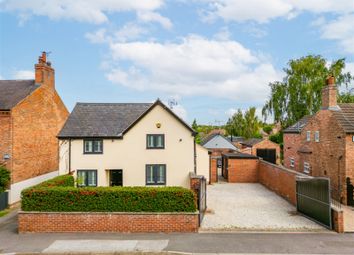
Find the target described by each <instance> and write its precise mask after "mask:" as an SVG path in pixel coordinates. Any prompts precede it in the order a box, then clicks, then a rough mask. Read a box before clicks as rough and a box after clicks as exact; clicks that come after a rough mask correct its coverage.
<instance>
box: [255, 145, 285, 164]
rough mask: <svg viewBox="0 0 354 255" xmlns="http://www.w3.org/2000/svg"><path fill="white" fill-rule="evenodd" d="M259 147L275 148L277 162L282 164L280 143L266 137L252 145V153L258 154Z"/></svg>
mask: <svg viewBox="0 0 354 255" xmlns="http://www.w3.org/2000/svg"><path fill="white" fill-rule="evenodd" d="M257 149H275V151H276V157H277V158H276V163H277V164H280V146H279V144H276V143H273V142H272V141H270V140H268V139H264V140H263V141H261V142H259V143H257V144H255V145H253V146H252V149H251V154H252V155H255V156H257Z"/></svg>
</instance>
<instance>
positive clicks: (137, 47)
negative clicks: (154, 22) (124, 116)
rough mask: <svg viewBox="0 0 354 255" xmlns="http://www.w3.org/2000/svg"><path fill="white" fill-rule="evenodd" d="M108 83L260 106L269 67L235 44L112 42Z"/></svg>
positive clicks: (271, 73) (273, 74)
mask: <svg viewBox="0 0 354 255" xmlns="http://www.w3.org/2000/svg"><path fill="white" fill-rule="evenodd" d="M110 49H111V53H110V54H111V55H112V58H113V61H114V62H115V64H116V66H112V67H111V70H110V71H109V73H108V74H107V78H108V79H109V80H110V81H112V82H114V83H117V84H120V85H122V86H126V87H129V88H132V89H136V90H140V91H151V90H152V91H160V92H165V93H167V94H170V95H171V94H173V95H180V96H185V95H199V96H202V95H208V96H212V97H219V98H229V99H233V100H239V101H242V102H262V103H263V102H264V100H265V95H268V92H269V87H268V83H269V82H270V81H274V80H276V79H279V78H280V77H279V74H278V72H277V71H276V70H275V68H274V67H273V65H272V64H271V63H270V62H269V61H266V60H264V59H263V57H262V56H259V55H257V54H255V53H253V52H251V51H250V50H249V49H247V48H245V47H244V46H243V45H241V44H240V43H238V42H236V41H230V40H228V41H216V40H208V39H205V38H203V37H197V36H189V37H185V38H183V39H182V40H181V41H180V42H178V43H171V42H168V43H156V42H130V43H111V44H110ZM122 63H124V64H125V65H122Z"/></svg>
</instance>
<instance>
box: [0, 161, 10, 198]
mask: <svg viewBox="0 0 354 255" xmlns="http://www.w3.org/2000/svg"><path fill="white" fill-rule="evenodd" d="M9 183H10V171H9V170H7V169H6V168H5V167H4V166H0V193H1V192H4V191H5V190H6V188H7V186H8V185H9Z"/></svg>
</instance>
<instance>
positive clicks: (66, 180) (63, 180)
mask: <svg viewBox="0 0 354 255" xmlns="http://www.w3.org/2000/svg"><path fill="white" fill-rule="evenodd" d="M74 184H75V182H74V177H73V176H72V175H68V174H67V175H60V176H57V177H54V178H53V179H50V180H48V181H44V182H42V183H40V184H38V185H36V186H34V187H33V188H45V187H47V188H50V187H74Z"/></svg>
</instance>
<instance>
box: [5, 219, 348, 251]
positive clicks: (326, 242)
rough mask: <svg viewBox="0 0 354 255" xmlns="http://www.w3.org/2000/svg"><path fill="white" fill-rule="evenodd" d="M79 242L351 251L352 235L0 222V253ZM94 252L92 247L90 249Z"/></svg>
mask: <svg viewBox="0 0 354 255" xmlns="http://www.w3.org/2000/svg"><path fill="white" fill-rule="evenodd" d="M122 240H126V242H122ZM139 240H140V241H139ZM153 240H160V241H158V242H156V241H155V242H154V241H153ZM58 242H59V243H58ZM82 242H86V243H87V244H90V245H91V246H90V245H87V246H84V247H86V248H89V247H93V248H96V249H97V248H99V247H106V248H107V247H116V248H115V249H116V250H114V251H121V250H119V249H120V248H117V247H123V246H124V245H125V246H124V247H137V246H139V245H140V247H152V246H154V247H159V248H158V249H161V250H162V251H177V252H188V253H219V254H220V253H239V254H241V253H243V254H245V253H246V254H247V253H253V254H281V253H283V254H284V253H290V254H354V234H336V233H334V232H322V233H241V232H238V233H198V234H197V233H196V234H112V233H110V234H97V233H81V234H77V233H73V234H66V233H65V234H64V233H61V234H21V235H19V234H17V219H16V216H14V217H10V218H8V219H7V220H5V221H2V222H0V253H18V252H42V251H43V250H45V251H47V252H53V251H54V250H53V249H55V247H58V245H59V244H60V245H61V246H62V247H64V246H65V247H66V249H67V250H66V251H68V249H70V247H72V249H73V250H70V251H71V252H75V251H77V250H75V245H76V246H77V245H79V244H80V245H81V246H83V245H82ZM123 244H124V245H123ZM144 245H145V246H144ZM59 247H60V246H59ZM93 248H92V249H93ZM140 250H143V249H142V248H141V249H140ZM94 251H96V250H92V252H94ZM105 251H107V250H105ZM112 251H113V250H112ZM126 251H127V250H126Z"/></svg>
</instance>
